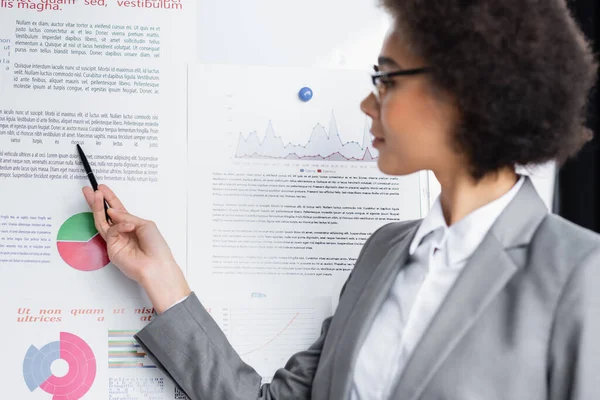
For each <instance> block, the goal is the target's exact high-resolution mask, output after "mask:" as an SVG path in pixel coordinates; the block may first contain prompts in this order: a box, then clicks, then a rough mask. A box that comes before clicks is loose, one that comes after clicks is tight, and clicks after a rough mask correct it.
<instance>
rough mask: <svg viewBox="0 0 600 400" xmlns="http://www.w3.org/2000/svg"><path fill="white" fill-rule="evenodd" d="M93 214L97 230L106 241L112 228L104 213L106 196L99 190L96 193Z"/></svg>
mask: <svg viewBox="0 0 600 400" xmlns="http://www.w3.org/2000/svg"><path fill="white" fill-rule="evenodd" d="M92 213H93V214H94V223H95V225H96V229H97V230H98V232H100V235H101V236H102V237H103V238H104V239H106V232H107V231H108V229H109V228H110V225H109V224H108V221H107V220H106V214H105V213H104V195H103V194H102V192H101V191H99V190H97V191H96V192H95V193H94V202H93V204H92Z"/></svg>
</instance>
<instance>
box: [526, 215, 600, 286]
mask: <svg viewBox="0 0 600 400" xmlns="http://www.w3.org/2000/svg"><path fill="white" fill-rule="evenodd" d="M532 251H533V254H532V257H533V258H538V257H539V258H538V259H542V258H543V259H544V260H545V263H544V264H546V265H553V266H554V267H555V268H556V269H557V271H556V272H559V270H562V271H560V272H562V273H563V274H569V273H570V272H571V271H572V270H573V269H574V268H576V267H577V266H578V265H579V264H581V263H582V262H583V261H584V260H586V259H587V258H588V257H589V256H590V255H592V254H596V255H600V234H598V233H596V232H593V231H591V230H589V229H586V228H583V227H581V226H579V225H576V224H574V223H573V222H570V221H568V220H566V219H564V218H563V217H561V216H559V215H556V214H548V216H547V217H546V218H545V219H544V221H542V223H541V224H540V226H539V228H538V230H537V232H536V234H535V236H534V238H533V241H532Z"/></svg>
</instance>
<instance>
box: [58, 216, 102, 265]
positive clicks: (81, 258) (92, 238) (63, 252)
mask: <svg viewBox="0 0 600 400" xmlns="http://www.w3.org/2000/svg"><path fill="white" fill-rule="evenodd" d="M56 240H57V242H56V245H57V247H58V253H59V254H60V257H61V258H62V259H63V260H64V261H65V262H66V263H67V264H68V265H70V266H71V267H73V268H75V269H76V270H79V271H95V270H98V269H101V268H104V267H106V266H107V265H108V264H109V263H110V260H109V258H108V253H107V252H106V242H105V241H104V239H102V236H100V234H99V233H98V231H97V230H96V227H95V226H94V215H93V214H92V213H90V212H84V213H80V214H75V215H73V216H72V217H71V218H69V219H67V220H66V221H65V222H64V223H63V224H62V226H61V227H60V229H59V230H58V235H57V239H56Z"/></svg>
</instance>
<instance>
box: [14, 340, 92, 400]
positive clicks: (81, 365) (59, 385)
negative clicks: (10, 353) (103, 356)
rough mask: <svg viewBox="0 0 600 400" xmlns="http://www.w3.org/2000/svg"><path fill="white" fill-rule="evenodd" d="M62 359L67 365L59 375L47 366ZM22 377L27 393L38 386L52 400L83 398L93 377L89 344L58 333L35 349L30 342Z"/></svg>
mask: <svg viewBox="0 0 600 400" xmlns="http://www.w3.org/2000/svg"><path fill="white" fill-rule="evenodd" d="M58 359H62V360H64V361H65V362H66V363H67V365H68V366H69V372H67V374H66V375H65V376H63V377H57V376H55V375H53V374H52V371H51V369H50V368H51V365H52V363H53V362H54V361H56V360H58ZM23 377H24V378H25V384H26V385H27V387H28V388H29V390H30V391H31V392H33V391H34V390H35V389H37V388H38V387H39V388H40V389H42V390H43V391H44V392H46V393H48V394H51V395H52V399H53V400H77V399H80V398H81V397H83V395H85V394H86V393H87V392H88V390H89V389H90V387H91V386H92V384H93V383H94V379H95V378H96V358H95V357H94V353H93V351H92V349H91V348H90V346H89V345H88V344H87V343H86V342H85V341H84V340H83V339H81V338H80V337H79V336H76V335H73V334H72V333H68V332H61V333H60V340H58V341H56V342H51V343H48V344H46V345H45V346H43V347H42V348H41V349H37V348H36V347H35V346H34V345H31V346H30V347H29V349H28V350H27V353H26V354H25V360H24V361H23Z"/></svg>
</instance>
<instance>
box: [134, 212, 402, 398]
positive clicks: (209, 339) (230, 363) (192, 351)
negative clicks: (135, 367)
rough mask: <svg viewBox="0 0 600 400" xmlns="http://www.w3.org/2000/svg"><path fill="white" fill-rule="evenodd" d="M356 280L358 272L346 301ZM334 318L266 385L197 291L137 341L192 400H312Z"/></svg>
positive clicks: (145, 329)
mask: <svg viewBox="0 0 600 400" xmlns="http://www.w3.org/2000/svg"><path fill="white" fill-rule="evenodd" d="M390 225H391V224H386V225H383V226H382V227H380V228H379V229H378V230H377V231H376V232H374V233H373V234H372V235H371V236H370V237H369V239H368V240H367V241H366V243H365V244H364V245H363V247H362V249H361V252H360V254H359V256H358V259H357V260H356V264H355V265H358V264H359V263H360V262H361V260H362V258H363V256H364V254H365V252H366V250H367V249H368V248H369V244H370V243H371V242H372V241H373V238H374V237H376V236H377V234H378V232H380V231H382V230H383V229H384V228H385V227H387V226H390ZM351 277H352V273H351V274H350V276H349V277H348V279H347V280H346V283H345V284H344V286H343V288H342V290H341V293H340V298H341V297H342V294H343V293H344V289H345V288H346V285H347V284H348V282H349V281H350V279H351ZM332 318H333V317H329V318H327V319H325V321H323V324H322V328H321V335H320V337H319V338H318V339H317V341H316V342H314V343H313V344H312V345H311V346H310V347H309V348H308V349H307V350H305V351H301V352H299V353H296V354H294V355H293V356H292V357H291V358H290V359H289V360H288V362H287V364H286V365H285V367H284V368H281V369H279V370H277V371H276V373H275V375H274V376H273V380H272V381H271V383H270V384H264V385H261V380H262V378H261V376H260V375H259V374H258V373H257V372H256V371H255V370H254V369H253V368H252V367H250V366H249V365H248V364H246V363H244V362H243V361H242V359H241V358H240V356H239V355H238V354H237V353H236V351H235V349H234V348H233V347H232V346H231V344H230V343H229V341H228V340H227V338H226V337H225V335H224V333H223V331H222V330H221V329H220V328H219V326H218V325H217V323H216V322H215V321H214V319H213V318H212V317H211V316H210V315H209V314H208V312H207V311H206V310H205V309H204V307H203V306H202V304H201V303H200V301H199V300H198V298H197V296H196V295H195V293H192V294H191V295H190V296H189V297H188V298H187V299H186V300H184V301H183V302H181V303H179V304H177V305H175V306H173V307H172V308H170V309H168V310H167V311H165V312H164V313H162V314H160V315H158V316H156V317H154V319H153V321H152V322H150V323H149V324H148V325H147V326H146V327H145V328H144V329H142V330H141V331H140V332H138V333H137V334H136V335H135V336H134V337H135V339H136V340H137V342H138V343H139V344H140V346H141V347H142V348H143V349H144V350H145V352H146V353H147V354H148V356H149V357H150V359H151V360H152V361H153V362H154V363H155V365H156V366H157V368H159V369H160V370H162V371H163V372H164V373H165V374H166V375H167V376H168V377H170V378H171V379H172V380H173V381H174V382H175V383H176V384H177V385H178V386H179V388H180V389H181V390H182V391H183V392H184V393H185V394H186V395H187V396H188V397H189V398H190V399H191V400H199V399H202V400H204V399H227V400H238V399H244V400H248V399H258V400H278V399H286V400H288V399H290V400H291V399H310V397H311V390H312V383H313V379H314V376H315V372H316V370H317V366H318V365H319V359H320V357H321V349H322V348H323V344H324V343H325V338H326V337H327V332H328V330H329V325H330V324H331V320H332Z"/></svg>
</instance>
